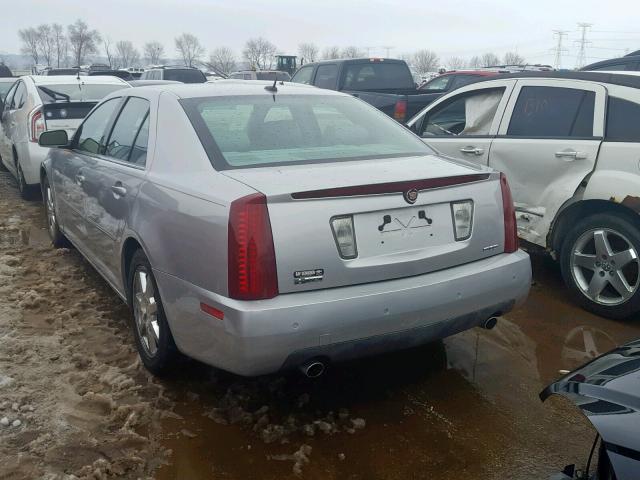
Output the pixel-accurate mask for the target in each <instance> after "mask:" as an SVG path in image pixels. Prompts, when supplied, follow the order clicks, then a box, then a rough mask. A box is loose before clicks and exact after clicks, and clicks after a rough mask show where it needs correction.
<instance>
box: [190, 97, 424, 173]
mask: <svg viewBox="0 0 640 480" xmlns="http://www.w3.org/2000/svg"><path fill="white" fill-rule="evenodd" d="M181 103H182V105H183V107H184V108H185V111H186V112H187V115H188V116H189V118H190V120H191V122H192V124H193V126H194V128H195V130H196V132H197V133H198V136H199V138H200V140H201V141H202V144H203V146H204V147H205V150H206V151H207V154H208V155H209V158H210V159H211V160H212V162H213V164H214V166H215V168H216V169H218V170H221V169H222V170H224V169H229V168H247V167H261V166H269V165H277V164H301V163H317V162H338V161H347V160H360V159H377V158H392V157H401V156H407V155H425V154H431V153H433V151H432V150H431V149H430V148H429V147H427V146H426V145H425V144H424V143H423V142H421V141H420V140H419V139H418V138H417V137H415V136H414V135H413V134H411V133H410V132H409V131H408V130H406V129H405V128H404V127H402V126H401V125H400V124H399V123H397V122H395V121H394V120H392V119H390V118H389V117H388V116H386V115H384V114H383V113H380V112H379V111H378V110H376V109H374V108H373V107H371V106H369V105H367V104H365V103H363V102H361V101H359V100H357V99H355V98H352V97H342V96H324V95H251V96H233V97H209V98H189V99H183V100H181Z"/></svg>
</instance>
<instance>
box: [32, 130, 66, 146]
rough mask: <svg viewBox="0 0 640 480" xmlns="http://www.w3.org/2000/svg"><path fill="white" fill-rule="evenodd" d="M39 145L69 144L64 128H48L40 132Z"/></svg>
mask: <svg viewBox="0 0 640 480" xmlns="http://www.w3.org/2000/svg"><path fill="white" fill-rule="evenodd" d="M38 145H40V146H41V147H66V146H67V145H69V136H68V135H67V131H66V130H50V131H48V132H42V133H41V134H40V138H38Z"/></svg>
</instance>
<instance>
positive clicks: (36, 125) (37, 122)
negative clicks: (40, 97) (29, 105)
mask: <svg viewBox="0 0 640 480" xmlns="http://www.w3.org/2000/svg"><path fill="white" fill-rule="evenodd" d="M46 129H47V126H46V125H45V123H44V117H43V116H42V110H36V111H35V112H33V113H32V114H31V141H32V142H34V143H38V138H40V134H41V133H42V132H44V131H45V130H46Z"/></svg>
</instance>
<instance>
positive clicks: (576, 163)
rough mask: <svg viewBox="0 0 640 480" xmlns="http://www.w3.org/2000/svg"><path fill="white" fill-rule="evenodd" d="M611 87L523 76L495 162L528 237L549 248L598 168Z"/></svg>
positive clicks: (498, 140)
mask: <svg viewBox="0 0 640 480" xmlns="http://www.w3.org/2000/svg"><path fill="white" fill-rule="evenodd" d="M605 98H606V89H605V88H604V87H603V86H602V85H598V84H595V83H590V82H581V81H573V80H552V79H527V80H518V82H517V84H516V86H515V89H514V92H513V94H512V95H511V99H510V100H509V104H508V105H507V110H506V112H505V114H504V117H503V119H502V123H501V124H500V128H499V131H498V137H497V138H496V139H495V140H494V141H493V145H492V147H491V152H490V155H489V165H490V166H491V167H493V168H495V169H497V170H500V171H503V172H505V173H506V174H507V178H508V179H509V182H510V184H511V190H512V193H513V198H514V202H515V204H516V210H517V215H516V217H517V220H518V232H519V234H520V236H521V237H522V238H524V239H525V240H528V241H530V242H533V243H536V244H538V245H542V246H546V236H547V232H548V230H549V226H550V224H551V222H552V221H553V218H554V217H555V215H556V213H557V212H558V210H559V208H560V207H561V206H562V204H563V203H565V202H566V201H567V200H569V199H570V198H571V197H572V196H573V194H574V193H575V191H576V190H577V188H578V187H579V185H580V183H581V182H582V181H583V180H584V178H585V177H586V176H587V175H588V174H589V173H590V172H591V171H593V169H594V167H595V164H596V158H597V156H598V150H599V148H600V143H601V142H602V137H603V133H604V116H605V115H604V112H605Z"/></svg>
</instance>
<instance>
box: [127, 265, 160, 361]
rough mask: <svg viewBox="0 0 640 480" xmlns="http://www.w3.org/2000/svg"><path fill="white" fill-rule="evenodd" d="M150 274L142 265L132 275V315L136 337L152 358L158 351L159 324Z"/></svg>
mask: <svg viewBox="0 0 640 480" xmlns="http://www.w3.org/2000/svg"><path fill="white" fill-rule="evenodd" d="M155 295H156V293H155V289H154V288H153V283H152V281H151V276H150V275H149V273H148V272H147V270H146V269H145V268H144V267H141V268H139V269H137V270H136V272H135V274H134V277H133V316H134V319H135V323H136V330H137V333H138V338H139V339H140V343H141V344H142V348H143V349H144V351H145V353H146V354H147V356H149V357H151V358H153V357H155V355H156V354H157V353H158V340H159V338H160V324H159V323H158V304H157V303H156V297H155Z"/></svg>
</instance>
